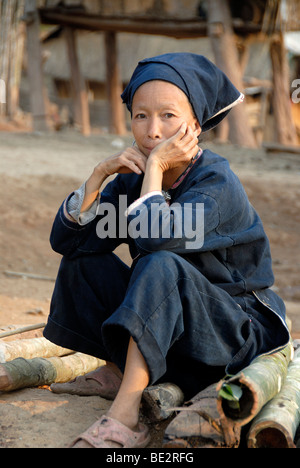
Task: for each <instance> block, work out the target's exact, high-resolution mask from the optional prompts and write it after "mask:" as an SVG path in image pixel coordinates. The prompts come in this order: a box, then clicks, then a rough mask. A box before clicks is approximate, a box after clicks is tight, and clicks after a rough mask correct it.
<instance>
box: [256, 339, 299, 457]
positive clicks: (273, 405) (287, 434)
mask: <svg viewBox="0 0 300 468" xmlns="http://www.w3.org/2000/svg"><path fill="white" fill-rule="evenodd" d="M299 424H300V348H299V349H298V350H297V351H296V353H295V358H294V360H293V361H292V362H291V363H290V364H289V367H288V372H287V376H286V380H285V382H284V385H283V387H282V389H281V391H280V392H279V393H278V394H277V395H276V396H275V397H274V398H273V399H272V400H271V401H269V403H267V404H266V406H264V408H263V409H262V410H261V411H260V413H259V414H258V415H257V416H256V417H255V419H254V420H253V422H252V424H251V427H250V431H249V434H248V447H249V448H295V447H296V446H295V443H294V438H295V434H296V431H297V428H298V425H299Z"/></svg>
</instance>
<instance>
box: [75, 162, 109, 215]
mask: <svg viewBox="0 0 300 468" xmlns="http://www.w3.org/2000/svg"><path fill="white" fill-rule="evenodd" d="M107 177H108V174H107V173H106V172H105V171H104V170H103V169H102V168H101V166H100V165H99V166H97V167H96V168H95V169H94V171H93V173H92V174H91V176H90V177H89V178H88V180H87V181H86V184H85V196H84V199H83V202H82V205H81V210H80V211H81V213H82V212H83V211H87V210H88V209H89V208H90V206H91V205H92V204H93V203H94V201H95V200H96V198H97V197H98V194H99V190H100V188H101V186H102V184H103V182H104V181H105V180H106V179H107Z"/></svg>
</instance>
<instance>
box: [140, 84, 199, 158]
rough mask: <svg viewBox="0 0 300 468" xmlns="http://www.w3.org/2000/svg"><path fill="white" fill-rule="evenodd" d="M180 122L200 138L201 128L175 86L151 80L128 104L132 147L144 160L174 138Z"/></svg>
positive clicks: (188, 104)
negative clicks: (132, 140)
mask: <svg viewBox="0 0 300 468" xmlns="http://www.w3.org/2000/svg"><path fill="white" fill-rule="evenodd" d="M184 122H186V123H187V125H189V126H191V127H192V130H197V131H198V132H199V133H198V135H200V133H201V128H200V125H199V123H198V121H197V119H196V117H195V116H194V114H193V111H192V107H191V105H190V103H189V100H188V98H187V96H186V95H185V94H184V92H183V91H181V90H180V89H179V88H178V87H177V86H175V85H173V84H172V83H168V82H166V81H159V80H155V81H149V82H147V83H144V84H143V85H141V86H140V87H139V88H138V89H137V91H136V93H135V94H134V96H133V101H132V121H131V128H132V132H133V135H134V138H135V141H136V144H137V146H138V148H139V150H140V151H141V152H142V153H143V154H145V156H149V154H150V153H151V151H152V150H153V148H155V147H156V146H157V145H158V144H159V143H161V142H162V141H164V140H167V139H169V138H171V137H172V136H173V135H175V133H177V132H178V130H179V128H180V127H181V125H182V124H183V123H184Z"/></svg>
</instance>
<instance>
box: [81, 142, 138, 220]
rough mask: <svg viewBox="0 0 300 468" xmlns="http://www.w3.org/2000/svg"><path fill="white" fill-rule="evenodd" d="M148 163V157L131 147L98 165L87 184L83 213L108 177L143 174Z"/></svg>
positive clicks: (82, 206)
mask: <svg viewBox="0 0 300 468" xmlns="http://www.w3.org/2000/svg"><path fill="white" fill-rule="evenodd" d="M146 162H147V158H146V156H145V155H144V154H143V153H141V151H140V150H139V149H138V148H136V147H130V148H126V149H125V150H124V151H121V152H120V153H117V154H114V155H113V156H109V157H108V158H106V159H104V161H101V162H100V163H99V164H97V166H96V167H95V168H94V171H93V173H92V174H91V176H90V177H89V179H88V180H87V182H86V184H85V197H84V200H83V202H82V205H81V212H82V211H86V210H87V209H88V208H89V207H90V206H91V205H92V203H93V202H94V201H95V199H96V198H97V196H98V193H99V190H100V188H101V186H102V184H103V182H104V181H105V179H107V177H109V176H111V175H113V174H116V173H119V174H129V173H131V172H134V173H135V174H141V173H142V172H145V170H146Z"/></svg>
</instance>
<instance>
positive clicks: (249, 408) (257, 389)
mask: <svg viewBox="0 0 300 468" xmlns="http://www.w3.org/2000/svg"><path fill="white" fill-rule="evenodd" d="M292 356H293V345H292V343H289V345H288V346H287V347H286V348H284V349H283V350H282V351H278V352H276V353H273V354H268V355H262V356H259V357H257V358H256V359H254V361H253V362H252V363H251V364H250V365H249V366H248V367H246V368H245V369H243V370H242V371H241V372H239V373H238V374H237V375H234V376H233V377H230V378H229V379H225V380H222V381H220V382H219V384H218V387H217V390H218V392H219V394H218V402H217V405H218V411H219V413H220V415H221V417H223V418H227V419H228V420H232V421H234V422H235V424H238V425H241V426H244V425H245V424H247V423H248V422H250V421H251V420H252V419H253V418H254V417H255V416H256V415H257V414H258V413H259V411H260V410H261V408H262V407H263V406H264V405H265V404H266V403H267V402H268V401H270V400H271V399H272V398H274V396H275V395H277V393H278V392H279V391H280V390H281V388H282V385H283V383H284V381H285V379H286V375H287V369H288V365H289V363H290V361H291V359H292ZM226 392H228V395H229V396H228V397H227V396H226ZM230 393H231V396H230Z"/></svg>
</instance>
